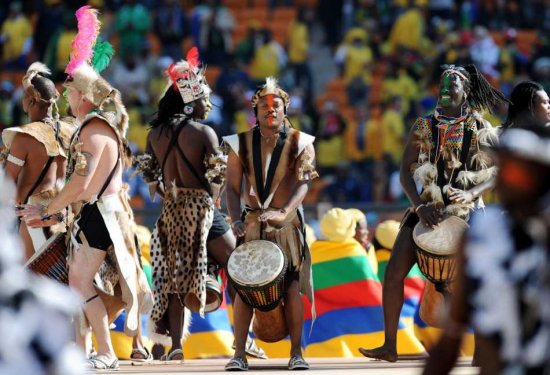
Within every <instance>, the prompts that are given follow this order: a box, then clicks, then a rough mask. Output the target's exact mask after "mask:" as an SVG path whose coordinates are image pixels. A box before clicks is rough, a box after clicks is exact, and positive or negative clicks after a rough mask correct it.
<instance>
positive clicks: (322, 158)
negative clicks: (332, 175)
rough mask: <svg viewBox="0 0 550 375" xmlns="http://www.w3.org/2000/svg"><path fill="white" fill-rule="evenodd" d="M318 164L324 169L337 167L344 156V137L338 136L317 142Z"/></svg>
mask: <svg viewBox="0 0 550 375" xmlns="http://www.w3.org/2000/svg"><path fill="white" fill-rule="evenodd" d="M316 143H317V152H316V158H317V164H319V165H320V166H323V167H335V166H337V165H338V164H339V163H340V162H341V161H342V160H343V155H344V137H343V136H342V135H338V136H335V137H332V138H331V139H321V140H318V141H317V142H316Z"/></svg>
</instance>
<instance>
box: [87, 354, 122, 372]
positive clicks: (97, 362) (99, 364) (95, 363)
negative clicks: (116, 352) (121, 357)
mask: <svg viewBox="0 0 550 375" xmlns="http://www.w3.org/2000/svg"><path fill="white" fill-rule="evenodd" d="M88 366H89V367H91V368H93V369H96V370H120V367H119V365H118V359H116V358H115V359H114V360H113V362H111V363H110V364H109V363H107V362H106V358H105V357H99V356H95V357H93V358H90V359H88Z"/></svg>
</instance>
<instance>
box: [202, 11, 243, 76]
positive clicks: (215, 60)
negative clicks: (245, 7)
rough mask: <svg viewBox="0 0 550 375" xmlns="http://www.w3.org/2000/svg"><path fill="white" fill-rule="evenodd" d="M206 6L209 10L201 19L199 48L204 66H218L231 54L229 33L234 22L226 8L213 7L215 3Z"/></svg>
mask: <svg viewBox="0 0 550 375" xmlns="http://www.w3.org/2000/svg"><path fill="white" fill-rule="evenodd" d="M207 4H208V5H210V9H209V11H208V12H207V13H205V14H204V16H203V19H202V25H201V34H200V43H199V48H200V50H201V55H202V58H203V60H204V62H205V63H206V64H211V65H217V66H220V65H223V63H224V62H225V60H226V59H227V56H228V54H230V53H233V39H232V36H231V33H232V31H233V28H234V27H235V20H234V18H233V16H232V14H231V12H230V11H229V10H228V9H227V8H225V7H223V6H215V1H208V2H207Z"/></svg>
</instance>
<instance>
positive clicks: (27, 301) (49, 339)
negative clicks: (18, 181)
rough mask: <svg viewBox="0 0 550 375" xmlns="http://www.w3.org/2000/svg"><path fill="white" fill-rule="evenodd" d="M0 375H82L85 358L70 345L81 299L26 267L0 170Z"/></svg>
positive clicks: (10, 188) (8, 187)
mask: <svg viewBox="0 0 550 375" xmlns="http://www.w3.org/2000/svg"><path fill="white" fill-rule="evenodd" d="M0 190H1V191H2V194H0V215H1V216H2V218H3V220H2V221H0V238H2V242H1V245H0V246H1V249H2V252H1V254H2V255H1V256H0V280H1V281H2V288H1V289H0V336H1V337H2V340H0V374H25V375H42V374H59V375H76V374H83V373H84V366H83V365H82V363H84V356H83V354H82V353H81V352H80V351H79V350H78V348H77V346H76V345H74V344H72V343H71V339H72V333H73V329H72V323H71V316H72V315H73V314H74V313H75V312H76V311H77V309H78V307H79V305H78V298H77V297H76V295H73V294H72V293H71V292H70V291H69V289H68V288H65V287H63V286H61V285H60V284H58V283H56V282H54V281H51V280H47V279H44V278H40V279H38V278H37V277H34V276H32V275H30V274H29V273H27V272H26V271H25V270H24V269H23V267H22V263H21V262H22V255H23V252H22V250H21V243H20V242H19V239H18V238H17V235H16V234H15V232H14V228H15V214H14V213H13V201H12V199H13V197H15V186H14V185H13V184H12V183H11V182H10V181H9V180H8V179H7V178H6V176H5V174H4V171H3V170H0Z"/></svg>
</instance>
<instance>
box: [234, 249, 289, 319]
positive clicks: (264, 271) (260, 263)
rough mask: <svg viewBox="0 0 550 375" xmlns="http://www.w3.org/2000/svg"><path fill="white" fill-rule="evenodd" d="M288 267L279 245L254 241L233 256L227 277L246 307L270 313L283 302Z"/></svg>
mask: <svg viewBox="0 0 550 375" xmlns="http://www.w3.org/2000/svg"><path fill="white" fill-rule="evenodd" d="M287 267H288V260H287V258H286V255H285V253H284V252H283V250H281V248H280V247H279V246H277V244H275V243H273V242H270V241H264V240H254V241H249V242H246V243H244V244H242V245H240V246H238V247H237V248H236V249H235V250H234V251H233V252H232V253H231V256H230V257H229V260H228V262H227V275H228V277H229V280H231V282H232V283H233V286H234V287H235V289H236V290H237V292H238V293H239V295H240V296H241V298H242V300H243V301H244V302H245V303H246V304H247V305H249V306H251V307H254V308H255V309H258V310H260V311H270V310H273V309H274V308H275V307H277V305H278V304H279V302H280V301H281V299H282V298H283V292H284V276H285V273H286V269H287Z"/></svg>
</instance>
